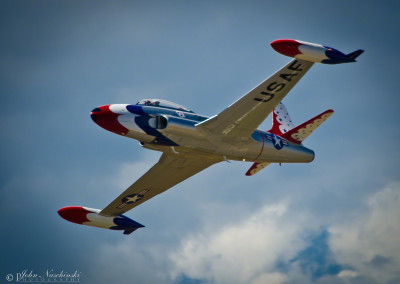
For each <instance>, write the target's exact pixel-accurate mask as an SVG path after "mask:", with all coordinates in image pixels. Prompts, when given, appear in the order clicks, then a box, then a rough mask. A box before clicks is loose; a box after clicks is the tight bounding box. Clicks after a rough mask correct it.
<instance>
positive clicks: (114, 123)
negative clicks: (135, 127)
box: [90, 105, 129, 136]
mask: <svg viewBox="0 0 400 284" xmlns="http://www.w3.org/2000/svg"><path fill="white" fill-rule="evenodd" d="M119 115H120V114H118V113H114V112H112V111H111V110H110V105H104V106H99V107H96V108H95V109H93V110H92V111H91V113H90V117H91V118H92V120H93V121H94V122H95V123H96V124H97V125H98V126H100V127H102V128H104V129H105V130H108V131H111V132H114V133H116V134H119V135H123V136H125V135H126V134H127V133H128V131H129V130H128V129H127V128H125V127H123V126H122V125H121V124H120V123H119V122H118V116H119Z"/></svg>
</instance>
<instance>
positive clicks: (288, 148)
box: [58, 39, 363, 234]
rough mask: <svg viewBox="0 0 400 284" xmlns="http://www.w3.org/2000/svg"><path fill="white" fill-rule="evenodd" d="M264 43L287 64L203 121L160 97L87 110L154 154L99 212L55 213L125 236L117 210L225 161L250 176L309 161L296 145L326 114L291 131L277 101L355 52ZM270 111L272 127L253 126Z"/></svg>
mask: <svg viewBox="0 0 400 284" xmlns="http://www.w3.org/2000/svg"><path fill="white" fill-rule="evenodd" d="M271 46H272V48H273V49H275V50H276V51H277V52H279V53H281V54H283V55H286V56H290V57H294V59H292V61H290V62H289V63H288V64H286V65H285V66H284V67H282V68H281V69H280V70H278V71H277V72H276V73H275V74H273V75H272V76H270V77H269V78H267V79H266V80H265V81H263V82H262V83H260V84H259V85H258V86H256V87H255V88H254V89H252V90H251V91H249V92H248V93H247V94H245V95H244V96H242V97H241V98H240V99H238V100H237V101H235V102H234V103H232V104H231V105H230V106H229V107H227V108H226V109H224V110H223V111H222V112H221V113H219V114H218V115H215V116H212V117H206V116H203V115H200V114H197V113H195V112H193V111H191V110H190V109H188V108H186V107H183V106H181V105H178V104H175V103H172V102H169V101H166V100H162V99H144V100H141V101H139V102H138V103H137V104H111V105H103V106H99V107H96V108H95V109H93V110H92V112H91V114H90V115H91V118H92V120H93V121H94V122H95V123H96V124H97V125H99V126H100V127H102V128H104V129H106V130H108V131H111V132H113V133H115V134H118V135H121V136H124V137H128V138H132V139H135V140H138V141H139V143H140V145H141V146H142V147H144V148H147V149H151V150H155V151H160V152H162V155H161V157H160V159H159V161H158V162H157V163H156V164H155V165H154V166H153V167H152V168H151V169H150V170H148V171H147V172H146V173H145V174H144V175H143V176H142V177H141V178H139V179H138V180H137V181H136V182H134V183H133V184H132V185H131V186H129V187H128V188H127V189H126V190H125V191H124V192H123V193H121V195H119V196H118V197H117V198H116V199H115V200H114V201H112V202H111V203H110V204H109V205H107V206H106V207H105V208H104V209H103V210H98V209H92V208H87V207H81V206H68V207H64V208H61V209H59V210H58V213H59V215H60V216H61V217H62V218H64V219H66V220H68V221H70V222H73V223H77V224H82V225H88V226H94V227H100V228H106V229H111V230H122V231H124V234H130V233H132V232H133V231H135V230H136V229H138V228H142V227H144V226H143V225H142V224H139V223H138V222H136V221H134V220H132V219H130V218H128V217H126V216H125V215H123V214H124V213H125V212H127V211H129V210H131V209H132V208H134V207H136V206H138V205H140V204H142V203H143V202H146V201H147V200H149V199H150V198H152V197H154V196H156V195H158V194H160V193H162V192H164V191H166V190H167V189H169V188H171V187H173V186H175V185H176V184H178V183H180V182H182V181H184V180H186V179H187V178H189V177H191V176H193V175H195V174H196V173H198V172H200V171H202V170H204V169H206V168H208V167H210V166H211V165H213V164H216V163H219V162H222V161H228V160H235V161H246V162H253V164H252V166H251V167H250V168H249V170H248V171H247V172H246V175H247V176H251V175H254V174H256V173H257V172H259V171H260V170H261V169H263V168H265V167H266V166H267V165H269V164H270V163H309V162H311V161H313V159H314V152H313V151H312V150H311V149H308V148H306V147H305V146H304V145H303V143H302V142H303V141H304V140H305V139H306V138H307V137H308V136H309V135H310V134H311V133H312V132H313V131H314V130H315V129H316V128H317V127H318V126H320V125H321V123H323V122H324V121H325V120H326V119H327V118H329V117H330V116H331V115H332V113H333V110H327V111H325V112H323V113H321V114H319V115H317V116H315V117H314V118H312V119H310V120H308V121H306V122H304V123H302V124H300V125H298V126H294V125H293V123H292V121H291V120H290V117H289V114H288V112H287V110H286V108H285V107H284V105H283V104H282V103H281V101H282V99H283V98H284V97H285V96H286V94H287V93H288V92H289V91H290V90H291V89H292V88H293V87H294V86H295V85H296V83H297V82H298V81H299V80H300V79H301V78H302V77H303V76H304V74H305V73H306V72H307V71H308V70H309V69H310V68H311V67H312V66H313V64H314V63H315V62H319V63H324V64H339V63H348V62H355V61H356V60H355V59H356V58H357V57H358V56H359V55H360V54H361V53H363V50H361V49H360V50H357V51H354V52H352V53H349V54H344V53H342V52H340V51H338V50H336V49H334V48H331V47H327V46H322V45H318V44H313V43H308V42H303V41H298V40H290V39H279V40H275V41H273V42H271ZM271 113H272V121H273V123H272V128H271V129H270V130H269V131H263V130H259V129H257V127H258V126H259V125H260V124H261V123H262V122H263V121H264V120H265V118H266V117H267V116H269V115H270V114H271Z"/></svg>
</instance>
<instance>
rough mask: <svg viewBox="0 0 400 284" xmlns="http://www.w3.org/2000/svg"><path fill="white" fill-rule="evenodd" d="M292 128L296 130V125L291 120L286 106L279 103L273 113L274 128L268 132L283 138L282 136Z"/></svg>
mask: <svg viewBox="0 0 400 284" xmlns="http://www.w3.org/2000/svg"><path fill="white" fill-rule="evenodd" d="M292 128H294V124H293V122H292V120H291V119H290V116H289V113H288V111H287V110H286V107H285V105H284V104H283V103H279V105H277V106H276V108H275V109H274V111H273V112H272V128H271V129H270V130H269V131H268V132H269V133H272V134H275V135H278V136H282V134H284V133H286V132H288V131H289V130H290V129H292Z"/></svg>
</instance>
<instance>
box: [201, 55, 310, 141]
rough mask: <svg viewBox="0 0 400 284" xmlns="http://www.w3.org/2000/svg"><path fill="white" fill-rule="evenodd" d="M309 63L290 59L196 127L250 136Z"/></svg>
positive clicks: (308, 67)
mask: <svg viewBox="0 0 400 284" xmlns="http://www.w3.org/2000/svg"><path fill="white" fill-rule="evenodd" d="M313 64H314V63H313V62H309V61H305V60H301V59H294V60H292V61H291V62H289V63H288V64H287V65H286V66H284V67H283V68H281V69H280V70H279V71H278V72H276V73H275V74H273V75H272V76H271V77H269V78H268V79H266V80H265V81H264V82H262V83H261V84H259V85H258V86H257V87H255V88H254V89H253V90H251V91H250V92H249V93H247V94H246V95H244V96H243V97H241V98H240V99H239V100H237V101H236V102H234V103H233V104H232V105H230V106H229V107H228V108H226V109H225V110H223V111H222V112H221V113H220V114H218V115H217V116H214V117H211V118H209V119H208V120H205V121H204V122H201V123H199V124H197V125H196V127H198V128H200V129H203V130H206V131H207V132H211V133H214V134H223V135H225V136H227V137H232V138H248V137H250V136H251V134H252V133H253V132H254V131H255V130H256V129H257V127H258V126H259V125H260V124H261V123H262V122H263V121H264V120H265V118H267V116H268V115H269V114H270V113H271V112H272V111H273V109H274V108H275V107H276V106H277V105H278V104H279V103H280V102H281V100H282V99H283V98H284V97H285V96H286V94H287V93H288V92H289V91H290V90H291V89H292V88H293V87H294V85H296V83H297V82H298V81H299V80H300V79H301V78H302V77H303V75H304V74H305V73H306V72H307V71H308V70H309V69H310V68H311V66H312V65H313Z"/></svg>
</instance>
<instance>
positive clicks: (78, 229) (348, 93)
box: [0, 1, 400, 284]
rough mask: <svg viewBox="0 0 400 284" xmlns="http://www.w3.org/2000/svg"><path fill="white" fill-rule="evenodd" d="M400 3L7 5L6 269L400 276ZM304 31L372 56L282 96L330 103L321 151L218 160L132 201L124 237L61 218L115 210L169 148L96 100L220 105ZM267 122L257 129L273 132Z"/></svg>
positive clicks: (2, 75)
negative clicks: (122, 131) (113, 123)
mask: <svg viewBox="0 0 400 284" xmlns="http://www.w3.org/2000/svg"><path fill="white" fill-rule="evenodd" d="M399 27H400V4H399V2H398V1H384V2H379V1H375V2H368V3H366V2H365V1H351V2H349V1H334V2H327V1H284V2H276V1H248V2H247V3H244V2H241V1H218V2H215V1H201V3H200V2H195V1H168V2H167V1H145V2H143V1H101V2H97V1H1V2H0V41H1V42H0V62H1V64H0V92H1V97H0V100H1V105H2V112H1V113H0V117H1V120H0V125H1V129H2V131H1V132H0V135H1V146H2V147H1V149H2V150H1V152H2V154H1V156H0V161H1V165H2V171H1V173H0V214H1V216H2V218H1V219H0V224H1V225H2V228H3V230H2V233H1V236H0V238H1V247H0V251H1V254H0V260H1V263H2V265H1V267H0V279H1V281H0V282H5V281H6V280H5V279H6V275H8V274H13V275H16V273H20V272H21V271H23V270H25V269H28V270H32V271H34V272H36V273H38V274H43V273H44V272H45V271H46V270H48V269H54V270H55V271H60V270H64V271H75V270H77V271H79V272H81V278H80V280H81V283H110V282H111V281H118V283H131V282H132V280H133V281H134V283H312V282H313V283H352V284H353V283H397V282H400V272H399V271H400V270H399V266H400V225H399V222H398V217H399V215H400V209H399V208H400V193H399V190H400V176H399V168H400V164H399V160H400V155H399V150H398V143H397V141H399V139H400V135H399V126H400V116H399V112H398V108H399V105H400V104H399V103H400V100H399V95H398V90H399V89H400V81H399V79H398V75H397V74H398V67H399V64H400V61H399V59H398V56H397V54H396V50H397V48H398V46H399V45H400V39H399V37H398V36H397V35H398V30H399ZM278 38H294V39H300V40H304V41H310V42H315V43H320V44H324V45H328V46H332V47H334V48H337V49H339V50H341V51H343V52H345V53H346V52H351V51H353V50H356V49H359V48H362V49H365V53H364V54H363V55H362V56H360V58H359V62H357V63H355V64H343V65H337V66H329V65H320V64H316V65H314V67H313V68H312V69H311V70H310V71H309V72H308V74H307V75H306V76H305V77H304V78H303V79H302V81H300V83H299V84H298V85H297V86H296V87H295V88H294V89H293V90H292V91H291V93H289V95H288V96H287V97H286V98H285V100H284V103H285V104H286V106H287V108H288V110H289V112H290V114H291V117H292V120H293V121H294V123H295V124H300V123H302V122H303V121H305V120H307V119H309V118H310V117H312V116H314V115H316V114H318V113H320V112H322V111H324V110H326V109H329V108H332V109H334V110H335V114H334V115H333V116H332V117H331V118H330V119H329V120H328V121H327V122H326V123H325V124H324V125H323V126H322V127H321V128H319V129H318V131H316V132H315V133H314V134H313V135H312V136H311V137H310V138H309V139H307V141H306V143H305V145H306V146H307V147H309V148H311V149H313V150H314V151H315V152H316V159H315V161H314V162H313V163H311V164H298V165H282V166H281V167H279V166H277V165H272V166H269V167H268V168H266V169H265V170H264V171H262V172H260V173H259V174H257V175H255V176H253V177H246V176H245V175H244V173H245V172H246V171H247V169H248V168H249V167H250V164H249V163H239V162H232V163H220V164H218V165H215V166H212V167H211V168H209V169H207V170H206V171H204V172H202V173H200V174H198V175H196V176H194V177H192V178H191V179H189V180H187V181H185V182H183V183H182V184H179V185H177V186H176V187H174V188H172V189H170V190H169V191H167V192H166V193H164V194H162V195H160V196H158V197H156V198H154V199H152V200H151V201H149V202H147V203H145V204H144V205H142V206H139V207H137V208H135V209H134V210H132V211H130V212H129V213H127V215H128V216H129V217H131V218H132V219H134V220H136V221H138V222H140V223H142V224H144V225H146V228H144V229H141V230H138V231H136V232H135V233H134V234H132V235H130V236H128V237H127V236H124V235H122V234H120V233H118V232H113V231H107V230H100V229H96V228H90V227H85V226H78V225H75V224H72V223H68V222H65V221H64V220H63V219H61V218H60V217H59V216H58V214H57V210H58V209H59V208H61V207H64V206H68V205H82V206H87V207H92V208H103V207H105V206H106V205H107V204H108V203H109V202H110V201H112V200H113V199H114V198H115V197H116V196H117V195H118V194H119V193H121V192H122V191H123V190H124V189H125V188H126V187H128V186H129V185H130V184H131V183H133V182H134V181H135V180H136V179H137V178H139V177H140V176H141V175H142V174H143V173H144V172H146V171H147V169H149V168H150V167H151V166H152V165H153V164H154V163H155V162H156V161H157V159H158V157H159V153H156V152H152V151H149V150H146V149H142V148H141V147H140V146H139V145H138V143H137V142H136V141H134V140H130V139H127V138H123V137H120V136H117V135H114V134H112V133H109V132H107V131H104V130H102V129H101V128H99V127H98V126H97V125H95V124H94V123H93V122H92V121H91V119H90V117H89V113H90V110H91V109H93V108H94V107H96V106H99V105H104V104H111V103H136V102H137V101H139V100H141V99H143V98H162V99H167V100H170V101H173V102H176V103H179V104H182V105H184V106H187V107H188V108H190V109H192V110H194V111H196V112H198V113H200V114H203V115H209V116H211V115H214V114H217V113H218V112H220V111H221V110H223V109H224V108H225V107H226V106H228V105H229V104H231V103H232V102H233V101H235V100H236V99H238V98H239V97H240V96H242V95H243V94H245V93H246V92H247V91H248V90H250V89H251V88H253V87H254V86H255V85H257V84H258V83H259V82H261V81H262V80H263V79H265V78H266V77H268V76H269V75H270V74H272V73H273V72H275V71H276V70H277V69H279V68H280V67H281V66H283V65H284V64H286V63H287V62H288V61H289V60H290V59H289V58H287V57H285V56H282V55H280V54H278V53H276V52H275V51H273V49H272V48H271V47H270V46H269V43H270V42H271V41H273V40H275V39H278ZM270 123H271V122H270V118H267V119H266V121H265V122H264V123H263V124H262V125H261V126H260V128H263V129H269V126H270Z"/></svg>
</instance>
